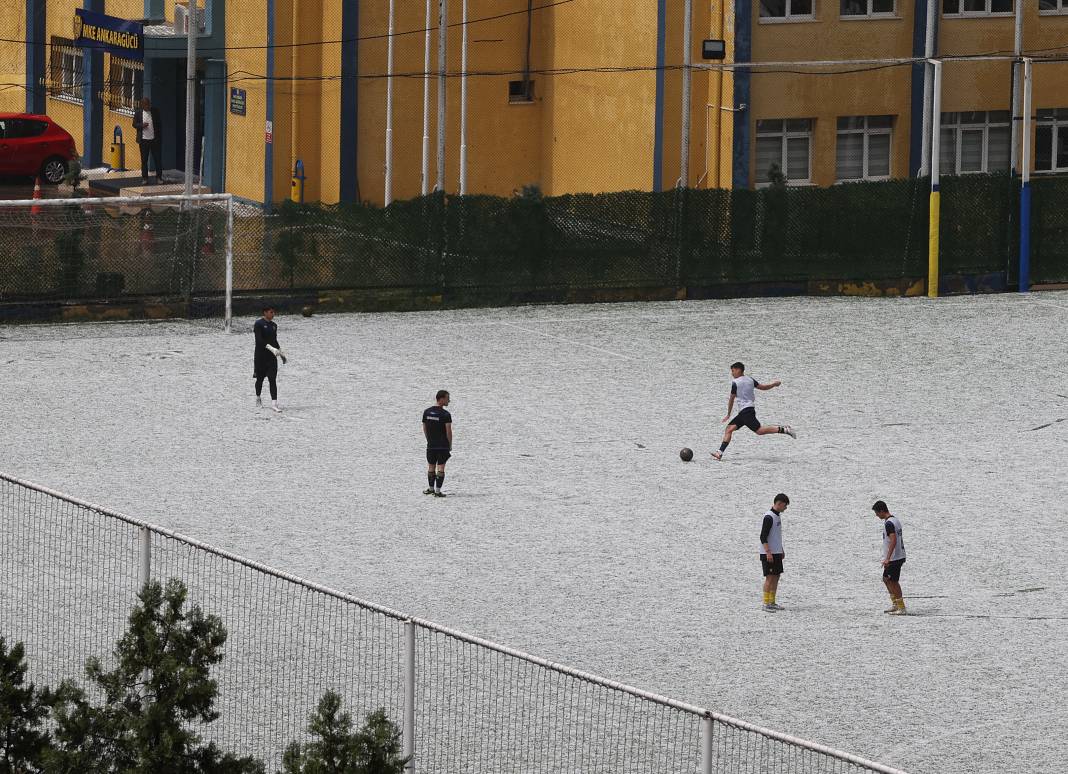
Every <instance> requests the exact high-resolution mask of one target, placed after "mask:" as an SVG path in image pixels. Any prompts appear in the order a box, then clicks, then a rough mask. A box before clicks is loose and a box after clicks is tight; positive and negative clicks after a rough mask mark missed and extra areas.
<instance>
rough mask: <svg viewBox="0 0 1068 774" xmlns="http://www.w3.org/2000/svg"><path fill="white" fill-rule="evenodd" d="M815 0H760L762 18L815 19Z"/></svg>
mask: <svg viewBox="0 0 1068 774" xmlns="http://www.w3.org/2000/svg"><path fill="white" fill-rule="evenodd" d="M814 4H815V0H760V18H761V19H762V20H775V19H779V20H789V19H799V20H806V19H815V18H816V11H815V8H814V7H813V6H814Z"/></svg>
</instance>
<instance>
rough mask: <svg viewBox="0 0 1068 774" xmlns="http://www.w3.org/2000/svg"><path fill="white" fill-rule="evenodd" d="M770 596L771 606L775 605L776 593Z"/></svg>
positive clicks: (771, 593)
mask: <svg viewBox="0 0 1068 774" xmlns="http://www.w3.org/2000/svg"><path fill="white" fill-rule="evenodd" d="M768 596H769V597H771V604H773V605H774V604H775V592H774V591H772V592H770V593H769V594H768Z"/></svg>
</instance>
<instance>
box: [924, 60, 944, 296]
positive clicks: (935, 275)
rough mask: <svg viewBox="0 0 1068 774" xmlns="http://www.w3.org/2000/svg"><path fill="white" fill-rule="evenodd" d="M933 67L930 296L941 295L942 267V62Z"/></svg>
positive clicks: (929, 223)
mask: <svg viewBox="0 0 1068 774" xmlns="http://www.w3.org/2000/svg"><path fill="white" fill-rule="evenodd" d="M931 64H932V66H933V67H934V93H933V94H932V100H931V101H932V103H933V104H932V108H931V197H930V214H929V216H928V236H927V239H928V246H927V295H928V296H929V297H930V298H938V292H939V287H938V285H939V277H940V276H941V275H940V268H939V260H940V253H939V251H940V249H941V247H940V240H939V235H940V233H941V229H942V222H941V217H942V214H941V213H942V200H941V192H940V191H939V190H938V182H939V177H940V172H941V170H940V168H941V166H942V164H941V158H940V156H941V153H940V146H941V142H940V141H941V137H942V63H941V62H939V61H937V60H932V61H931Z"/></svg>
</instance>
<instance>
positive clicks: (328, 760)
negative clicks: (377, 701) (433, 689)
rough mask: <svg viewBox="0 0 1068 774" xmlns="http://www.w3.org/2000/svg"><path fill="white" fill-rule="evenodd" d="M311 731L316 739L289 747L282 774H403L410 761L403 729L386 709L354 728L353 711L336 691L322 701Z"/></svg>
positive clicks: (378, 711)
mask: <svg viewBox="0 0 1068 774" xmlns="http://www.w3.org/2000/svg"><path fill="white" fill-rule="evenodd" d="M308 731H309V732H310V734H311V736H312V737H313V741H311V742H307V743H306V744H304V745H301V744H300V743H299V742H293V743H292V744H290V745H289V747H287V748H286V751H285V755H284V756H283V757H282V767H283V774H403V772H404V766H405V764H407V762H408V759H407V758H402V757H401V734H400V730H399V729H398V728H397V726H396V724H394V723H393V722H392V721H391V720H390V719H389V717H388V716H387V715H386V711H385V710H383V709H378V710H375V711H374V712H372V713H371V714H370V715H368V716H367V720H366V721H365V722H364V725H363V727H362V728H361V729H359V730H358V731H353V723H352V715H350V714H349V713H348V712H343V711H342V709H341V697H340V696H339V695H338V694H336V693H334V692H333V691H327V692H326V693H325V694H324V695H323V698H322V699H321V700H320V701H319V706H318V707H317V708H316V710H315V712H313V713H312V716H311V721H310V722H309V724H308Z"/></svg>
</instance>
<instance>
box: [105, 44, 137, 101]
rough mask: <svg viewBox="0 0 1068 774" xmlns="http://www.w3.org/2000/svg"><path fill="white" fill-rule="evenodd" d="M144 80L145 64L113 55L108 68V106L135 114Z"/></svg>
mask: <svg viewBox="0 0 1068 774" xmlns="http://www.w3.org/2000/svg"><path fill="white" fill-rule="evenodd" d="M143 80H144V65H143V64H142V63H141V62H137V61H134V60H132V59H123V58H122V57H119V56H112V57H111V66H110V68H109V70H108V88H107V98H108V108H109V109H111V110H114V111H117V112H119V113H127V114H129V115H133V113H134V110H136V109H137V103H138V102H139V101H140V100H141V84H142V82H143Z"/></svg>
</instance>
